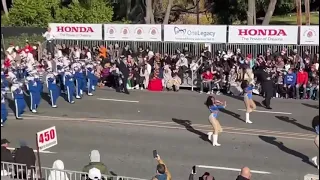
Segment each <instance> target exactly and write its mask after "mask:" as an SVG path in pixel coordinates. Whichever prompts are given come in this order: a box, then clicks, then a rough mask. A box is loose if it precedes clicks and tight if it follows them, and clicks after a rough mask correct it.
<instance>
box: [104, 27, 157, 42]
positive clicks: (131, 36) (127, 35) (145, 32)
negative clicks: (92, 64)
mask: <svg viewBox="0 0 320 180" xmlns="http://www.w3.org/2000/svg"><path fill="white" fill-rule="evenodd" d="M104 40H115V41H161V24H105V25H104Z"/></svg>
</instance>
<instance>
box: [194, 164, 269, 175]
mask: <svg viewBox="0 0 320 180" xmlns="http://www.w3.org/2000/svg"><path fill="white" fill-rule="evenodd" d="M196 166H197V167H199V168H206V169H219V170H226V171H237V172H240V171H241V169H237V168H228V167H219V166H205V165H196ZM250 172H251V173H255V174H272V173H271V172H266V171H256V170H250Z"/></svg>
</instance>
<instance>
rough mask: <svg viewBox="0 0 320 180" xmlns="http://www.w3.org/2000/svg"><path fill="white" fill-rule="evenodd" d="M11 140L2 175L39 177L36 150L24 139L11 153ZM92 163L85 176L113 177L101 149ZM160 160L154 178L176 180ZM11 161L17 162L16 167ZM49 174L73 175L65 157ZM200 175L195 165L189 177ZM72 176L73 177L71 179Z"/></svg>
mask: <svg viewBox="0 0 320 180" xmlns="http://www.w3.org/2000/svg"><path fill="white" fill-rule="evenodd" d="M9 143H10V142H9V141H8V140H7V139H1V162H3V163H1V178H3V177H12V178H15V179H21V180H22V179H38V176H37V174H35V165H36V156H35V153H34V152H33V149H32V148H30V147H29V146H28V145H27V144H26V143H25V142H24V141H21V142H20V147H19V148H17V149H15V150H14V151H13V152H11V151H10V150H9V149H8V145H9ZM89 158H90V162H89V163H88V164H87V165H85V166H84V168H83V169H82V171H81V172H82V173H83V174H81V179H83V180H108V179H110V180H112V176H111V174H112V173H111V172H110V171H109V170H108V168H107V166H106V165H105V164H104V163H103V162H101V159H100V152H99V151H98V150H92V151H91V153H90V155H89ZM155 160H156V161H157V166H156V174H155V175H154V176H153V177H152V180H172V176H171V173H170V171H169V169H168V167H167V166H166V164H165V163H164V162H163V160H162V159H161V158H160V156H159V155H156V157H155ZM9 163H16V164H19V165H16V166H14V167H12V166H10V165H9ZM45 174H48V177H43V178H44V179H45V180H70V179H71V176H70V174H68V173H67V171H66V170H65V167H64V163H63V161H62V160H56V161H54V162H53V165H52V169H50V172H49V173H45ZM195 176H196V167H195V166H194V167H193V168H192V171H191V173H190V175H189V180H194V178H195ZM69 177H70V178H69ZM250 178H251V172H250V169H249V168H248V167H243V168H242V169H241V172H240V175H239V176H238V177H237V179H236V180H250ZM200 179H201V180H215V178H214V177H213V176H212V175H210V173H208V172H205V173H204V174H203V175H202V176H201V177H200Z"/></svg>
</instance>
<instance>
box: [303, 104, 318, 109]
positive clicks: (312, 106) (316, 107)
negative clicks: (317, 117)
mask: <svg viewBox="0 0 320 180" xmlns="http://www.w3.org/2000/svg"><path fill="white" fill-rule="evenodd" d="M301 104H302V105H305V106H307V107H311V108H314V109H319V105H313V104H306V103H301Z"/></svg>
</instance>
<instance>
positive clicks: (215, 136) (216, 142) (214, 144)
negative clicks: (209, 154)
mask: <svg viewBox="0 0 320 180" xmlns="http://www.w3.org/2000/svg"><path fill="white" fill-rule="evenodd" d="M212 145H213V146H221V144H218V135H215V134H214V135H213V141H212Z"/></svg>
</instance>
